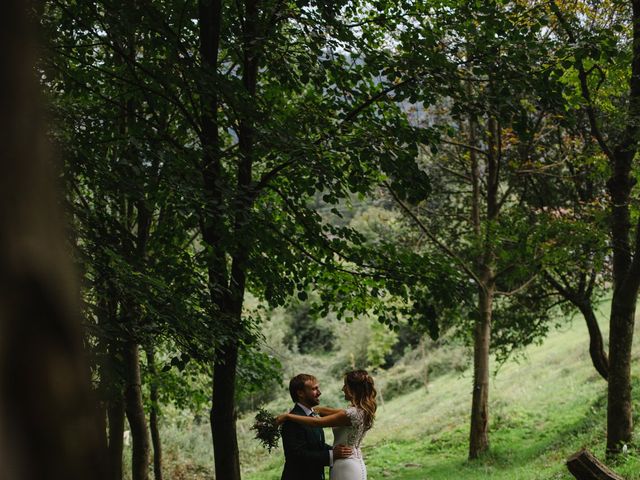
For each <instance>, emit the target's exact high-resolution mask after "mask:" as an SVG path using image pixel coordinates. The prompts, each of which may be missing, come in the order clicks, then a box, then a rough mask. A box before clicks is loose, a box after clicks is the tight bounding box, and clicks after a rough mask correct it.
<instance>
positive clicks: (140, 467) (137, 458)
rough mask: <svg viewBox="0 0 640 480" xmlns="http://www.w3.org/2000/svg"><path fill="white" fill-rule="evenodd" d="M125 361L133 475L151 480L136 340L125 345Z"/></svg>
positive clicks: (141, 479)
mask: <svg viewBox="0 0 640 480" xmlns="http://www.w3.org/2000/svg"><path fill="white" fill-rule="evenodd" d="M124 361H125V372H126V379H125V381H126V383H125V393H124V398H125V412H126V414H127V420H128V421H129V427H130V428H131V445H132V456H131V477H132V479H133V480H149V453H150V448H149V447H150V446H149V432H148V430H147V420H146V418H145V414H144V405H143V401H142V379H141V375H140V353H139V347H138V344H137V343H135V342H134V341H129V342H128V343H127V344H126V345H125V348H124Z"/></svg>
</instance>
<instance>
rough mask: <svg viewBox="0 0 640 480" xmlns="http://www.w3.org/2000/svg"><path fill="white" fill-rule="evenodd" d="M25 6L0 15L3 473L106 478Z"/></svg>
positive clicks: (50, 478)
mask: <svg viewBox="0 0 640 480" xmlns="http://www.w3.org/2000/svg"><path fill="white" fill-rule="evenodd" d="M29 5H30V2H24V1H22V0H7V1H5V2H3V4H2V15H0V43H1V44H2V45H3V52H2V55H0V105H2V109H1V110H0V146H1V148H0V164H1V165H2V175H0V458H1V459H2V461H1V462H0V478H2V479H3V480H18V479H19V480H37V479H47V480H63V479H64V480H86V479H88V478H91V479H96V480H97V479H104V478H105V473H106V469H105V464H104V459H105V451H104V449H103V442H102V441H101V438H102V437H103V434H102V433H101V432H100V431H99V421H98V419H97V416H96V413H97V408H96V402H95V399H94V398H93V397H92V395H91V391H90V385H91V384H90V372H89V368H88V366H87V364H86V353H85V352H84V349H83V343H82V331H81V314H80V308H79V301H78V300H79V298H78V290H77V284H76V282H75V279H74V272H73V267H72V265H71V261H70V259H69V256H68V250H67V246H66V242H65V239H64V228H63V220H62V215H61V214H60V212H58V211H57V209H58V205H60V203H61V202H60V199H59V198H58V195H57V194H56V192H55V191H54V187H53V185H54V178H55V176H54V174H53V172H52V171H51V170H52V169H51V162H50V159H49V158H48V155H47V150H48V148H47V146H46V140H45V135H44V133H43V132H44V128H43V125H42V124H43V122H42V118H43V116H42V112H41V110H40V106H39V95H38V87H37V81H36V78H35V74H36V70H37V69H36V67H35V63H36V62H35V56H36V55H35V52H36V48H35V46H34V41H33V40H34V38H35V32H34V28H33V25H30V22H29V17H30V15H29V14H28V12H27V9H28V8H29ZM29 13H31V12H29Z"/></svg>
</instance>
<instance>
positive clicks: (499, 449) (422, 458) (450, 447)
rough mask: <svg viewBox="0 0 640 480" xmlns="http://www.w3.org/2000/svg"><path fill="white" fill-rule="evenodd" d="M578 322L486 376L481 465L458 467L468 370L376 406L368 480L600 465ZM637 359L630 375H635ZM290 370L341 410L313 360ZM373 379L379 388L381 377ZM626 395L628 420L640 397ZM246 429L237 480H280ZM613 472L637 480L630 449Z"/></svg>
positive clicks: (506, 474)
mask: <svg viewBox="0 0 640 480" xmlns="http://www.w3.org/2000/svg"><path fill="white" fill-rule="evenodd" d="M580 320H581V318H580V317H576V319H575V320H574V321H573V322H572V324H571V325H570V326H569V327H567V328H564V329H563V330H562V331H556V332H553V333H552V334H551V335H550V336H549V337H548V338H547V339H546V340H545V342H544V343H543V344H542V345H537V346H532V347H529V348H528V349H527V350H526V352H525V357H523V358H519V359H518V360H517V361H516V360H510V361H509V362H507V363H506V364H504V365H502V366H501V367H500V368H499V369H498V371H497V372H496V374H495V375H494V376H493V377H492V380H491V390H490V409H489V414H490V442H491V450H490V453H489V454H487V455H485V456H484V457H483V458H482V459H480V460H477V461H474V462H469V461H467V460H466V458H467V446H468V418H469V409H470V401H471V395H470V392H471V373H470V371H469V370H467V371H465V372H463V373H461V374H459V373H451V374H447V375H444V376H441V377H438V378H436V379H435V380H433V381H432V382H431V383H430V384H429V387H428V390H426V389H425V388H424V387H422V388H419V389H417V390H414V391H412V392H410V393H407V394H405V395H399V396H397V397H394V398H393V399H392V400H390V401H387V402H385V403H384V404H382V405H380V406H379V410H378V418H377V421H376V424H375V426H374V428H373V430H371V431H370V432H369V434H368V435H367V437H366V438H365V442H364V443H365V447H364V456H365V461H366V463H367V467H368V474H369V475H368V476H369V480H382V479H385V478H389V479H394V480H418V479H420V480H423V479H429V480H439V479H442V480H444V479H447V480H457V479H460V480H465V479H467V480H472V479H480V478H482V479H486V478H490V479H496V480H497V479H509V480H534V479H571V478H573V477H572V476H571V475H570V474H569V473H568V471H567V469H566V467H565V465H564V462H565V460H566V458H567V457H568V456H569V455H570V454H572V453H573V452H575V451H577V450H579V449H580V448H582V447H587V448H589V449H590V450H591V451H592V453H594V454H595V455H596V456H597V457H599V458H600V459H604V441H605V421H606V383H605V382H604V381H603V380H602V379H601V378H600V377H599V376H598V375H597V374H596V372H595V370H594V368H593V366H592V365H591V361H590V358H589V355H588V334H587V331H586V327H585V326H584V325H583V323H582V322H581V321H580ZM637 357H638V353H636V362H635V363H634V368H633V371H638V368H639V367H640V365H638V362H637ZM298 366H299V369H300V371H310V372H314V373H317V374H318V376H319V378H320V381H321V386H322V385H324V387H323V390H324V392H325V394H324V396H323V400H325V401H324V402H323V403H325V404H332V405H339V404H340V403H343V402H340V400H339V397H338V396H337V395H336V392H339V380H337V379H328V381H326V380H325V378H323V376H322V375H323V372H322V368H323V363H322V359H318V358H311V357H309V358H304V357H303V358H302V359H301V360H300V363H299V364H298ZM380 376H381V378H380V380H381V382H380V384H381V385H382V384H384V373H383V374H381V375H380ZM634 379H635V377H634ZM283 390H284V389H283ZM636 390H640V389H636ZM383 393H384V392H383ZM634 393H635V394H636V396H635V401H634V409H635V410H636V411H637V410H638V408H640V406H639V405H638V402H637V401H638V399H640V391H636V392H634ZM289 403H290V401H288V400H287V399H286V392H284V391H283V397H282V399H281V400H278V401H275V402H273V403H272V404H270V405H269V408H270V409H272V410H274V411H282V410H284V409H286V408H287V407H288V406H289ZM250 423H251V416H249V417H247V418H244V419H241V421H240V422H239V426H240V432H239V438H240V449H241V459H242V469H243V478H244V479H246V480H279V478H280V473H281V469H282V464H283V456H282V451H281V449H278V450H276V451H274V452H272V453H271V454H267V453H266V451H265V450H262V449H261V448H260V447H259V446H258V444H257V441H255V440H253V439H252V438H251V432H250V431H248V427H249V425H250ZM328 437H329V439H330V435H328ZM612 468H614V469H615V470H616V471H617V472H618V473H620V474H621V475H623V476H624V477H625V478H627V479H628V480H640V452H638V449H637V447H636V446H633V445H632V446H630V449H629V451H628V453H627V454H626V455H624V456H623V457H622V458H621V459H620V460H619V461H618V463H617V464H615V465H612Z"/></svg>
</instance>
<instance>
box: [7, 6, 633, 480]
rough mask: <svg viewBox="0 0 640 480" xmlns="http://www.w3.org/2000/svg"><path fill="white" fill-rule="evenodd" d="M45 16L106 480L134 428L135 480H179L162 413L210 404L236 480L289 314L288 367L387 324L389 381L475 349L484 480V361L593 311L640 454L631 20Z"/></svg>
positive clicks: (438, 11) (613, 423)
mask: <svg viewBox="0 0 640 480" xmlns="http://www.w3.org/2000/svg"><path fill="white" fill-rule="evenodd" d="M12 11H13V10H12ZM31 13H32V18H33V19H35V20H36V21H37V24H38V30H37V37H38V39H39V42H40V50H39V55H38V60H37V61H36V62H35V66H36V69H37V72H38V74H39V80H40V83H41V87H42V88H43V90H44V92H45V95H46V99H47V102H48V116H49V119H50V125H51V126H50V128H49V129H48V134H49V139H50V141H51V143H52V144H53V146H54V148H55V150H56V152H57V155H58V157H59V159H60V160H61V162H62V163H63V165H62V168H61V170H60V172H61V175H60V180H61V186H62V187H63V191H64V207H65V208H66V212H67V222H68V230H67V232H66V233H67V237H68V241H69V243H70V244H71V246H72V247H73V250H74V252H75V254H74V261H75V265H76V268H77V269H78V270H79V272H80V273H81V278H82V284H81V290H82V300H83V310H82V311H83V316H82V326H83V333H84V346H85V350H86V351H87V352H88V353H89V356H88V361H89V364H90V368H91V375H92V381H93V382H92V383H93V385H92V386H93V391H94V393H95V394H96V396H97V397H98V399H99V405H100V407H99V409H98V412H97V417H98V419H99V420H100V429H99V430H100V437H101V439H100V444H101V445H104V446H105V448H106V449H107V450H108V468H107V469H106V470H107V471H108V476H109V478H113V479H120V478H122V476H123V461H122V459H123V451H124V448H123V447H124V441H123V438H124V432H125V428H126V427H125V425H128V430H129V431H130V435H131V476H132V478H133V479H135V480H138V479H145V480H146V479H148V478H150V476H151V472H150V468H151V469H152V470H153V475H154V477H155V478H157V479H159V478H162V435H161V433H162V432H161V430H160V428H159V421H158V418H159V416H160V415H162V409H163V407H165V406H169V405H177V406H179V407H180V408H182V409H190V408H192V409H194V410H196V409H198V408H199V407H200V406H201V405H203V404H207V405H208V408H209V412H210V418H209V422H210V426H211V440H212V446H213V453H214V459H215V475H216V477H217V478H221V479H222V478H224V479H225V480H227V479H228V480H236V479H239V478H240V476H241V474H240V453H239V449H238V441H237V428H236V421H237V415H238V413H239V411H241V410H242V409H245V408H252V407H254V406H255V403H254V402H259V401H262V400H267V399H268V398H266V397H265V398H264V399H262V398H261V395H268V392H270V391H272V390H273V389H274V385H277V384H278V382H280V381H281V379H282V377H283V375H287V374H288V373H289V372H283V371H282V370H281V368H280V365H278V363H277V362H274V361H273V356H272V355H269V353H268V350H265V349H264V339H263V335H262V332H263V331H264V330H265V328H264V326H263V325H264V322H268V321H269V318H270V317H271V316H272V315H273V311H274V310H273V309H275V308H280V309H282V308H285V309H287V311H288V315H289V321H288V328H289V332H288V334H287V335H285V337H284V338H285V339H287V340H286V341H287V342H290V343H289V344H287V347H289V348H292V349H300V348H303V349H306V348H310V345H311V344H310V343H309V342H308V341H306V342H305V341H304V335H305V334H306V335H312V338H313V339H314V341H320V340H322V341H323V342H326V343H325V344H324V345H322V342H321V344H320V346H318V345H315V347H314V348H325V349H330V348H331V347H330V345H329V343H331V342H332V341H335V337H332V336H331V335H329V334H328V333H326V332H331V331H333V330H334V329H335V330H337V331H339V330H340V327H338V326H337V325H339V323H337V322H342V321H344V322H347V323H349V322H352V323H354V324H357V323H358V322H361V321H362V318H363V317H367V318H372V319H375V320H376V322H373V323H370V324H369V325H370V328H371V339H372V341H371V342H369V345H370V346H371V348H370V349H367V351H366V352H365V354H364V357H363V359H358V361H363V362H366V366H367V368H370V369H372V370H374V371H375V370H376V369H383V368H386V367H390V366H391V365H392V364H393V362H394V359H395V360H397V359H398V358H399V356H398V355H399V352H398V351H396V352H394V348H398V349H401V350H402V348H404V347H407V346H415V345H418V344H420V342H424V341H425V340H424V338H425V337H424V336H423V334H428V337H429V338H430V339H431V340H430V341H431V342H437V341H438V340H439V339H441V338H443V337H444V338H449V337H451V338H456V339H458V341H459V342H460V344H461V345H466V346H468V347H470V348H471V349H472V351H473V353H472V355H471V358H470V362H471V363H472V369H473V388H472V394H471V398H470V403H471V409H470V413H471V414H470V418H469V437H468V439H469V442H468V452H467V456H468V458H469V459H470V460H474V459H478V458H482V457H483V456H485V455H487V454H488V453H489V452H490V448H489V434H490V431H489V418H490V412H489V396H490V392H489V390H490V389H489V386H490V382H489V377H490V372H491V367H490V358H491V355H490V353H492V354H494V355H495V356H496V358H497V360H498V362H500V361H503V360H504V359H506V358H508V357H509V356H510V355H512V354H513V352H517V351H518V350H519V349H521V348H523V347H525V346H527V345H529V344H531V343H533V342H536V341H539V340H540V339H541V338H543V337H544V336H545V335H546V334H547V332H548V331H549V329H550V328H551V326H552V325H553V323H554V321H555V319H556V318H557V311H558V309H560V310H561V311H562V312H566V313H568V312H572V311H577V312H579V313H580V315H581V316H582V317H583V319H584V321H585V322H586V325H587V328H588V332H589V339H590V345H589V355H590V360H591V362H592V365H593V368H594V370H595V371H596V372H597V374H598V376H599V377H600V378H601V379H602V381H603V382H604V381H606V382H607V402H606V404H607V407H606V428H607V437H606V452H607V455H608V456H609V458H611V459H614V458H616V456H617V455H618V454H619V453H620V452H622V451H626V450H627V449H628V448H629V446H631V448H634V447H633V442H632V435H633V409H632V398H631V386H632V385H631V383H632V377H631V359H632V351H631V348H632V340H633V331H634V322H635V306H636V299H637V293H638V288H639V287H640V255H638V254H637V253H638V252H637V249H638V248H640V228H639V225H638V220H639V219H638V217H639V216H638V211H637V190H636V183H637V173H638V171H637V165H636V163H637V162H636V154H637V148H638V144H637V139H638V130H639V128H640V127H639V126H640V122H638V114H639V113H640V112H639V109H640V2H637V1H630V2H622V1H603V2H601V1H597V2H591V1H571V2H569V1H567V2H565V1H563V2H560V1H545V2H536V1H506V0H494V1H490V2H475V1H434V2H420V1H395V2H391V1H389V2H387V1H373V2H350V1H349V2H347V1H344V2H342V1H334V2H323V1H319V2H315V1H306V0H301V1H284V0H244V1H237V2H226V1H222V0H200V1H199V2H190V1H177V0H154V1H151V0H130V1H129V2H127V4H126V5H124V6H123V5H122V4H121V3H119V2H110V1H102V0H101V1H98V2H92V3H85V2H73V1H67V0H52V1H44V2H40V3H38V4H37V5H35V8H34V9H33V11H32V12H31ZM8 18H11V17H8ZM9 31H10V33H11V32H13V29H9ZM11 58H13V57H11ZM29 58H31V57H27V61H28V59H29ZM24 65H27V63H24ZM8 66H9V67H11V66H12V65H11V64H8ZM8 70H11V68H9V69H8ZM9 78H10V80H11V82H8V83H9V84H10V86H11V87H15V85H19V82H15V80H14V79H13V78H12V77H9ZM7 91H8V93H9V97H8V98H10V99H12V97H11V93H12V92H14V91H19V92H22V91H21V90H19V89H17V90H16V89H15V88H14V89H7ZM16 98H17V99H20V98H27V95H24V96H23V97H20V96H16ZM12 101H13V99H12ZM12 105H13V104H12ZM16 105H18V107H16V111H20V107H19V103H17V102H16ZM10 131H11V130H10ZM18 138H19V139H20V140H21V141H23V140H22V139H23V137H18ZM14 141H15V140H14V139H12V138H11V136H9V137H8V140H7V144H11V142H14ZM20 145H21V148H22V147H25V145H27V146H28V142H25V143H23V144H20ZM25 148H26V147H25ZM10 151H12V150H10ZM7 188H8V191H9V190H10V189H11V188H16V185H9V186H8V187H7ZM40 201H42V200H40ZM34 202H35V201H34ZM34 204H35V203H34ZM40 210H42V211H43V212H44V211H45V210H46V209H44V208H41V209H39V210H38V211H40ZM34 211H35V210H34ZM18 213H19V212H18ZM604 296H611V309H610V315H609V329H608V343H606V342H605V341H604V340H603V336H602V333H601V331H600V328H599V325H598V322H597V318H596V315H595V308H594V305H597V304H598V303H599V301H600V300H601V299H602V298H603V297H604ZM247 299H255V301H254V300H247ZM327 326H329V327H330V328H329V329H327ZM309 329H310V331H309ZM325 334H326V335H325ZM332 338H333V339H334V340H332ZM301 339H302V340H301ZM412 342H413V343H412ZM606 344H608V351H607V350H606V349H605V345H606ZM398 345H400V347H398ZM425 348H427V347H425ZM403 351H404V350H403ZM394 355H395V357H394ZM355 364H356V359H355V357H354V358H350V359H345V364H344V365H343V366H345V367H348V366H350V365H355ZM204 378H206V379H207V380H206V381H203V380H202V379H204ZM190 379H193V382H191V381H189V380H190ZM274 382H275V383H274ZM203 384H204V385H205V386H206V387H205V389H204V390H203V388H202V387H203ZM207 385H208V386H207ZM603 421H604V420H603Z"/></svg>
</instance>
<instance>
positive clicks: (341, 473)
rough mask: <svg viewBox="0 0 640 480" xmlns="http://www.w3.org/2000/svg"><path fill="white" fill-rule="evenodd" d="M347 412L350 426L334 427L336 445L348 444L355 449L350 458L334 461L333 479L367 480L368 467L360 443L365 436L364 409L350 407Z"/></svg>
mask: <svg viewBox="0 0 640 480" xmlns="http://www.w3.org/2000/svg"><path fill="white" fill-rule="evenodd" d="M345 413H346V414H347V416H348V417H349V420H351V426H349V427H334V428H333V438H334V440H333V443H334V445H347V446H349V447H351V448H352V449H353V453H352V454H351V456H350V457H348V458H339V459H337V460H335V461H334V462H333V467H332V468H331V480H367V467H366V466H365V464H364V460H362V450H360V443H361V442H362V439H363V438H364V434H365V426H364V411H363V410H361V409H359V408H357V407H349V408H347V409H346V410H345Z"/></svg>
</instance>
